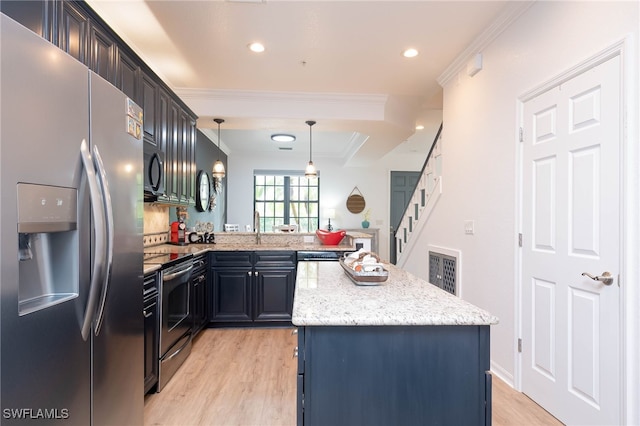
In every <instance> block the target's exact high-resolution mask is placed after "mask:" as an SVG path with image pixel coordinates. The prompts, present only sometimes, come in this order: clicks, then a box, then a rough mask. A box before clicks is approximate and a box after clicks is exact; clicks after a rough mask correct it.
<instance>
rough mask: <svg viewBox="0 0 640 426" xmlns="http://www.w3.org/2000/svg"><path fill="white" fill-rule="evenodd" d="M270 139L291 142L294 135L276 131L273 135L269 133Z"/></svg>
mask: <svg viewBox="0 0 640 426" xmlns="http://www.w3.org/2000/svg"><path fill="white" fill-rule="evenodd" d="M271 140H272V141H274V142H293V141H295V140H296V137H295V136H293V135H288V134H285V133H276V134H275V135H271Z"/></svg>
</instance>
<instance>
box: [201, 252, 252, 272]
mask: <svg viewBox="0 0 640 426" xmlns="http://www.w3.org/2000/svg"><path fill="white" fill-rule="evenodd" d="M210 256H211V257H210V258H209V266H212V267H215V268H217V267H220V266H242V267H249V268H250V267H252V266H253V252H251V251H212V252H210Z"/></svg>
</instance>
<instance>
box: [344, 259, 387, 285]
mask: <svg viewBox="0 0 640 426" xmlns="http://www.w3.org/2000/svg"><path fill="white" fill-rule="evenodd" d="M339 262H340V266H342V269H344V273H345V274H346V275H347V276H348V277H349V278H350V279H351V281H353V283H354V284H356V285H380V284H382V283H384V282H385V281H387V278H389V271H387V270H386V269H385V268H384V267H383V268H382V271H374V272H366V271H361V272H357V271H354V270H353V269H351V268H350V267H349V266H348V265H347V264H346V263H344V258H340V260H339Z"/></svg>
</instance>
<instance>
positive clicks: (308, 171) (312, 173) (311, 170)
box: [304, 120, 318, 178]
mask: <svg viewBox="0 0 640 426" xmlns="http://www.w3.org/2000/svg"><path fill="white" fill-rule="evenodd" d="M305 123H307V124H308V125H309V164H307V167H306V168H305V169H304V175H305V176H306V177H308V178H311V177H316V176H318V172H317V171H316V166H314V165H313V161H312V159H311V154H312V151H313V139H312V134H311V126H313V125H314V124H316V122H315V121H312V120H309V121H305Z"/></svg>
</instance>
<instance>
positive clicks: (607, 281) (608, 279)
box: [582, 272, 613, 285]
mask: <svg viewBox="0 0 640 426" xmlns="http://www.w3.org/2000/svg"><path fill="white" fill-rule="evenodd" d="M582 275H583V276H585V277H589V278H591V279H592V280H594V281H600V282H601V283H602V284H604V285H611V284H613V276H611V272H603V273H602V275H596V276H593V275H591V274H590V273H588V272H583V273H582Z"/></svg>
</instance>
